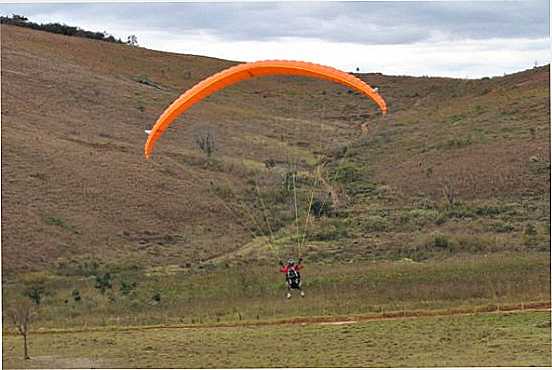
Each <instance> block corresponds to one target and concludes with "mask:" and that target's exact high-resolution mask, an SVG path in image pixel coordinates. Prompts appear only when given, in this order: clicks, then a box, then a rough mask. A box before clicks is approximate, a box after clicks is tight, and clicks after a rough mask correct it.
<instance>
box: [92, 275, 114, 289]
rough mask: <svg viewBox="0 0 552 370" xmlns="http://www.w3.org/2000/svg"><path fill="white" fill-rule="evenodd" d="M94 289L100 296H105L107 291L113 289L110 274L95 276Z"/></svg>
mask: <svg viewBox="0 0 552 370" xmlns="http://www.w3.org/2000/svg"><path fill="white" fill-rule="evenodd" d="M95 287H96V289H98V290H99V291H100V292H101V293H102V294H105V291H106V290H107V289H110V290H111V289H113V280H112V278H111V274H110V273H109V272H106V273H105V274H103V275H97V276H96V285H95Z"/></svg>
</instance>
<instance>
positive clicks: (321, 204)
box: [310, 199, 332, 217]
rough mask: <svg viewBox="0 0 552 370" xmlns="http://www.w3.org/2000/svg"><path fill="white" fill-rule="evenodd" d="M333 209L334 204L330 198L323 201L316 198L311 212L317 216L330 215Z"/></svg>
mask: <svg viewBox="0 0 552 370" xmlns="http://www.w3.org/2000/svg"><path fill="white" fill-rule="evenodd" d="M331 210H332V205H331V201H330V200H326V201H322V200H320V199H314V200H313V202H312V204H311V207H310V214H311V215H313V216H315V217H321V216H329V214H330V212H331Z"/></svg>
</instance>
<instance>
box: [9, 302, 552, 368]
mask: <svg viewBox="0 0 552 370" xmlns="http://www.w3.org/2000/svg"><path fill="white" fill-rule="evenodd" d="M20 341H21V339H20V337H15V336H4V338H3V346H4V352H5V355H4V359H3V365H4V367H5V368H22V367H25V368H33V367H49V368H60V367H139V368H150V367H155V368H163V367H174V368H183V367H184V368H200V367H206V368H229V367H230V368H246V367H378V366H379V367H422V366H423V367H434V366H437V367H438V366H550V364H551V352H550V313H548V312H519V313H501V314H496V313H492V314H477V315H469V316H449V317H433V318H416V319H395V320H383V321H367V322H358V323H353V324H346V325H327V324H326V325H322V324H306V325H297V324H296V325H274V326H263V327H247V326H244V327H233V328H197V329H182V328H181V329H151V330H129V331H125V330H114V331H105V332H83V333H72V334H71V333H69V334H68V333H64V334H41V335H38V334H37V335H34V336H31V340H30V348H31V350H30V355H31V358H32V359H31V360H28V361H23V360H21V358H22V353H21V345H20Z"/></svg>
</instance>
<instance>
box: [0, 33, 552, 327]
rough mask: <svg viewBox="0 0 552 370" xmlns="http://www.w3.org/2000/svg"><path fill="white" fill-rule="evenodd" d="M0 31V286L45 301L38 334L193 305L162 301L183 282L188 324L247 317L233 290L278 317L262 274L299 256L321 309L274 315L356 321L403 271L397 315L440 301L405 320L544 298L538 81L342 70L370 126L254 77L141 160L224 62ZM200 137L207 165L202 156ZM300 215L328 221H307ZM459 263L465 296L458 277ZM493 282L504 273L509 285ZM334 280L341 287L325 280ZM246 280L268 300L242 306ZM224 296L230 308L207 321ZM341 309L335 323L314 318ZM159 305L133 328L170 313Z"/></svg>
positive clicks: (346, 93) (546, 259)
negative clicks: (118, 297)
mask: <svg viewBox="0 0 552 370" xmlns="http://www.w3.org/2000/svg"><path fill="white" fill-rule="evenodd" d="M1 27H2V28H1V30H2V34H1V37H2V40H1V41H2V267H3V275H2V278H3V282H4V283H5V284H6V285H5V287H6V288H7V289H6V290H5V297H15V295H17V294H20V292H21V291H23V290H24V286H29V285H33V284H34V285H36V284H39V285H41V286H43V287H45V289H46V290H47V291H49V295H48V296H47V297H46V298H45V299H46V302H49V304H51V308H50V309H49V310H51V311H48V312H50V314H46V315H45V316H44V317H43V319H44V323H45V324H46V322H48V325H53V326H55V325H56V323H55V320H56V317H59V316H60V315H61V316H64V315H66V314H68V312H72V313H71V315H73V314H74V315H76V316H75V317H78V318H80V317H81V315H84V316H82V317H84V319H85V321H86V320H88V321H87V322H89V323H95V324H98V323H97V320H96V318H94V315H93V313H94V312H96V311H95V310H96V309H97V308H98V307H104V306H103V305H107V306H106V307H108V308H105V307H104V308H105V309H106V310H107V311H106V312H108V313H110V314H113V315H117V317H118V318H119V317H120V316H119V315H120V314H121V312H123V311H124V312H127V314H128V312H141V311H142V310H143V309H144V307H147V306H146V305H148V304H149V303H151V302H150V301H151V297H152V296H153V295H155V293H156V292H161V293H162V296H163V297H173V298H174V300H173V301H172V302H173V303H174V304H177V303H178V304H182V303H183V302H184V301H181V300H182V299H184V300H185V301H187V302H188V303H190V302H191V301H190V298H189V296H190V294H191V293H190V291H188V288H186V287H184V286H181V285H179V284H180V282H186V284H189V287H192V288H193V287H194V286H196V285H197V284H199V285H201V284H202V283H200V282H196V283H193V282H194V281H195V280H194V279H200V280H199V281H203V282H205V281H207V282H209V281H210V282H212V284H213V286H219V287H220V288H219V290H218V291H217V290H216V289H214V290H207V291H206V292H205V295H204V296H202V298H201V299H198V300H197V301H194V302H192V303H191V304H192V306H193V305H194V304H195V303H196V302H202V303H201V304H199V305H198V306H197V307H196V306H193V307H192V308H190V311H187V313H188V314H190V313H193V315H195V314H198V315H200V316H201V315H202V314H201V313H200V312H204V314H205V315H204V316H205V317H206V319H207V320H214V319H215V318H217V317H218V320H220V318H221V317H229V318H231V317H232V315H233V312H234V313H235V312H245V311H247V308H246V307H245V306H241V305H240V303H239V295H240V294H241V293H243V291H242V290H243V289H245V290H247V294H250V295H251V297H252V298H254V299H258V300H259V302H261V301H262V302H264V300H265V299H266V297H267V294H268V295H269V296H271V297H272V298H271V299H274V302H277V300H278V299H279V298H278V297H279V295H280V293H281V280H280V277H279V276H277V273H275V274H273V275H266V276H265V275H263V274H264V273H263V271H266V269H267V268H269V269H273V266H274V264H275V260H277V259H278V258H284V257H287V256H288V255H290V254H295V253H298V252H299V253H301V254H302V255H304V256H305V257H306V260H307V261H308V263H309V264H310V265H311V266H312V270H311V274H314V275H318V276H319V280H316V278H314V276H312V278H314V280H311V282H306V283H307V284H311V285H310V288H311V289H314V290H315V291H316V290H317V289H318V290H319V292H320V294H322V293H323V294H325V296H324V297H326V298H328V299H326V300H324V299H321V300H320V299H319V300H313V301H309V302H310V303H308V304H306V305H305V306H304V309H303V311H295V308H290V310H284V311H283V312H280V313H272V314H271V315H272V316H286V315H303V314H324V313H328V312H330V313H332V312H333V313H346V312H358V311H362V310H365V309H368V310H370V309H369V308H367V306H366V304H365V303H363V302H365V301H366V300H367V299H373V302H377V303H374V304H377V305H379V306H378V307H380V306H381V305H389V308H393V307H395V306H394V305H395V303H396V302H394V300H395V298H393V297H392V296H387V295H386V294H384V290H385V289H387V288H389V289H393V291H396V290H397V289H398V288H397V287H396V286H395V287H394V288H390V287H389V286H386V285H385V284H384V287H385V289H384V288H381V289H382V290H381V291H378V292H379V293H374V292H373V289H376V287H375V286H372V285H370V284H367V285H362V284H361V285H360V286H357V285H356V284H354V281H355V280H356V279H360V280H362V276H364V275H365V273H366V271H369V270H370V269H374V274H375V275H374V276H373V279H374V280H377V276H385V274H386V271H388V270H389V269H390V271H392V273H391V275H392V276H395V275H396V274H399V275H400V274H401V273H403V272H401V271H403V268H405V267H404V266H405V265H404V263H406V264H413V265H412V266H414V267H413V268H414V269H417V268H418V267H416V266H419V268H420V271H418V270H416V271H418V272H416V273H414V275H413V276H418V275H416V274H420V279H417V278H413V280H412V281H410V282H409V283H408V284H410V285H408V284H407V285H408V286H410V287H411V288H412V289H413V290H414V291H418V292H420V294H419V295H416V294H414V295H409V294H406V292H403V293H404V295H401V298H400V299H398V302H400V304H401V305H403V306H409V307H411V308H418V307H419V304H420V302H423V301H424V299H425V300H427V299H426V298H427V296H426V297H425V298H424V294H425V293H423V292H428V291H431V292H435V290H434V289H437V291H442V292H443V296H442V297H441V296H439V294H437V295H436V296H435V297H434V298H432V301H431V302H429V303H428V304H427V305H425V306H424V304H422V308H440V307H451V306H454V305H457V304H461V302H462V301H470V302H473V303H474V304H486V303H489V302H496V301H500V302H508V303H519V302H524V301H539V300H543V299H544V300H546V299H549V297H550V291H549V286H547V284H546V282H547V281H549V280H550V274H549V265H550V254H549V253H550V249H549V244H550V218H549V215H550V193H549V189H550V160H549V152H550V140H549V138H550V125H549V122H550V104H549V101H550V99H549V96H550V91H549V67H541V68H535V69H531V70H528V71H524V72H520V73H517V74H513V75H508V76H503V77H494V78H484V79H480V80H460V79H448V78H414V77H405V76H384V75H381V74H367V75H359V77H360V78H362V79H364V80H365V81H367V82H368V83H370V84H372V85H374V86H378V87H379V88H380V92H381V94H382V95H383V97H384V98H385V99H386V101H387V102H388V105H389V110H390V113H389V114H388V115H386V116H385V117H383V116H381V115H380V114H379V113H378V112H377V110H376V108H375V106H374V104H373V103H371V102H370V101H369V100H368V99H366V98H364V97H362V96H360V95H359V94H358V93H355V92H353V91H350V90H348V89H346V88H343V87H341V86H338V85H335V84H331V83H328V82H324V81H318V80H311V79H303V78H287V77H277V78H262V79H253V80H249V81H246V82H243V83H240V84H238V85H235V86H232V87H230V88H227V89H225V90H224V91H222V92H219V93H217V94H215V95H214V96H212V97H209V98H208V99H206V100H205V101H204V102H202V103H200V104H198V105H197V106H195V107H193V108H192V109H191V110H190V111H189V112H187V113H186V114H185V115H184V116H182V117H181V118H179V119H178V121H177V122H176V123H175V124H174V125H173V126H172V127H171V128H170V129H169V130H168V132H167V133H166V134H165V135H164V136H163V137H162V138H161V139H160V141H159V143H158V145H157V148H156V152H155V153H154V158H153V159H152V160H145V159H144V157H143V145H144V142H145V139H146V136H145V134H144V129H147V128H149V127H151V125H152V124H153V123H154V122H155V120H156V119H157V117H158V115H159V114H160V112H162V110H163V109H164V108H165V107H166V106H167V105H168V104H169V103H170V102H171V101H172V100H174V99H175V98H176V97H177V96H178V95H179V94H180V93H182V91H184V90H185V89H187V88H189V87H190V86H192V85H193V84H194V83H196V82H197V81H199V80H201V79H202V78H204V77H206V76H208V75H210V74H212V73H214V72H216V71H219V70H222V69H224V68H227V67H228V66H230V65H233V64H235V62H231V61H224V60H217V59H213V58H206V57H199V56H191V55H180V54H170V53H162V52H156V51H151V50H146V49H143V48H134V47H129V46H126V45H118V44H110V43H104V42H99V41H94V40H88V39H80V38H73V37H65V36H60V35H54V34H49V33H45V32H40V31H33V30H29V29H23V28H18V27H14V26H7V25H2V26H1ZM206 133H211V134H213V135H214V138H215V148H216V150H215V152H214V155H213V156H212V157H207V156H206V155H205V153H202V152H201V150H199V149H198V147H197V143H196V141H197V138H198V137H204V135H205V134H206ZM267 163H270V165H268V164H267ZM316 171H319V172H316ZM316 173H319V176H315V174H316ZM290 175H292V176H291V177H290ZM290 179H292V180H293V183H294V184H295V185H296V186H295V187H294V188H293V189H292V188H290V187H289V181H290ZM295 197H297V199H298V204H299V206H298V209H297V214H298V218H296V216H295V212H296V211H295V202H294V198H295ZM313 200H318V201H320V202H321V203H320V204H322V205H323V206H324V207H326V208H324V207H323V208H324V212H322V213H323V214H322V215H321V217H312V216H311V217H309V218H308V219H306V217H307V213H308V212H307V210H308V208H309V207H308V205H309V204H310V203H312V201H313ZM270 240H271V242H269V241H270ZM487 257H489V258H490V259H488V260H484V261H485V262H483V264H484V266H483V265H479V264H477V262H475V261H477V260H478V259H480V258H487ZM463 261H471V262H469V263H468V266H471V267H470V268H471V270H470V271H471V272H466V273H467V274H468V275H470V274H471V275H473V279H472V280H471V283H470V282H469V279H468V282H465V281H463V282H460V281H459V280H457V279H456V278H454V276H456V275H457V274H458V272H455V271H457V269H458V264H462V263H464V262H463ZM516 261H523V263H521V262H520V263H519V264H517V265H516V263H517V262H516ZM247 263H249V265H247ZM252 263H255V264H258V265H259V266H258V267H253V264H252ZM472 263H473V264H472ZM418 264H420V265H418ZM433 264H438V265H441V268H442V269H443V272H439V271H437V270H434V269H433V267H432V266H433ZM236 266H238V267H236ZM240 266H241V267H240ZM243 266H248V267H245V271H246V274H251V276H256V277H257V278H255V279H253V280H251V281H248V280H247V279H248V276H245V275H243V274H244V273H243V270H244V267H243ZM269 266H270V267H269ZM389 266H391V267H389ZM504 266H513V267H511V268H512V269H514V270H516V271H517V272H516V273H515V274H511V275H508V276H509V280H508V279H506V280H505V278H504V276H503V275H501V274H500V271H501V269H502V268H503V267H504ZM516 266H517V267H516ZM520 266H521V267H520ZM407 268H408V267H407ZM334 270H335V271H339V274H340V276H343V279H341V278H340V279H337V280H335V279H334V278H330V276H328V279H326V278H324V277H323V276H325V275H324V271H330V272H328V273H329V274H330V275H331V274H332V273H333V272H332V271H334ZM506 270H507V271H510V270H508V269H506ZM106 272H110V273H112V274H114V276H115V288H114V289H115V290H116V289H118V287H119V286H118V285H117V284H122V281H123V280H125V279H126V281H127V282H128V281H134V282H139V288H138V291H137V293H136V294H137V296H136V297H138V298H137V300H136V301H133V302H134V303H128V302H127V303H124V302H126V301H118V303H116V304H114V302H113V301H112V300H110V299H108V298H106V297H105V296H102V295H99V293H97V292H95V289H94V278H95V276H100V275H102V274H104V273H106ZM426 272H427V275H428V276H426V277H425V278H422V276H423V275H424V274H425V273H426ZM336 273H337V272H336ZM408 273H409V274H410V273H412V272H408ZM228 276H235V277H236V279H237V280H236V281H238V283H239V284H238V283H236V284H238V285H235V284H234V282H233V281H234V280H232V279H229V278H228ZM261 277H266V278H267V279H269V281H265V283H264V286H269V288H262V287H261V286H259V290H258V291H257V290H256V289H257V288H255V287H256V286H257V285H256V281H257V280H258V279H260V280H262V279H261ZM436 277H439V278H436ZM244 279H245V280H244ZM424 279H429V280H427V281H426V280H424ZM439 279H444V280H443V281H444V282H445V286H440V283H439ZM171 281H172V283H168V282H171ZM524 281H525V282H526V281H534V282H535V284H536V285H535V286H536V287H535V288H531V289H529V290H528V289H526V288H525V287H524V286H525V285H523V282H524ZM240 282H241V283H240ZM195 284H196V285H195ZM208 284H211V283H208ZM240 284H241V285H240ZM390 284H391V283H390ZM447 284H449V285H447ZM466 284H467V285H466ZM520 284H521V285H520ZM391 285H392V284H391ZM480 285H483V286H487V287H490V288H489V289H484V290H479V289H477V288H476V287H477V286H480ZM21 286H23V289H20V287H21ZM171 286H172V288H171ZM186 286H188V285H186ZM252 287H253V288H252ZM338 287H339V289H338ZM447 287H448V288H447ZM450 287H455V288H459V289H460V290H459V292H461V294H460V295H459V296H456V297H451V296H448V295H446V294H445V293H446V291H447V289H450ZM493 287H495V288H496V289H495V288H493ZM76 288H78V289H80V290H82V291H83V292H88V293H89V294H88V296H89V297H94V298H93V299H92V301H93V302H94V303H90V304H91V306H90V307H88V306H87V307H88V308H87V309H86V310H85V311H86V312H85V311H82V310H81V309H78V310H76V311H75V310H74V308H70V307H68V306H67V305H64V304H63V302H64V300H66V299H69V297H71V292H72V291H73V290H74V289H76ZM248 289H249V290H248ZM251 289H253V290H251ZM332 289H333V290H335V291H334V293H328V291H333V290H332ZM424 289H426V290H424ZM192 290H193V289H192ZM234 290H235V292H234ZM250 290H251V291H250ZM376 290H377V289H376ZM399 290H400V289H399ZM220 291H227V292H234V293H228V297H227V298H228V300H227V301H223V302H222V303H221V304H222V306H224V307H223V308H220V309H219V308H217V307H218V306H217V305H216V304H214V303H215V302H216V300H217V299H219V298H218V296H219V293H220ZM240 292H241V293H240ZM324 292H325V293H324ZM528 292H529V293H528ZM380 293H381V295H380ZM330 296H331V297H332V298H331V299H330ZM345 296H347V297H348V299H350V300H351V302H353V303H351V304H350V306H349V307H345V308H343V307H341V308H340V307H337V306H335V305H332V304H331V302H332V301H333V300H334V299H335V300H338V301H339V300H340V299H342V298H343V297H345ZM354 296H357V297H361V298H358V300H354V299H352V297H354ZM183 297H184V298H183ZM362 297H364V298H362ZM368 297H370V298H368ZM173 298H170V299H173ZM164 299H165V298H164ZM92 301H91V302H92ZM121 302H123V303H121ZM355 302H356V303H355ZM112 304H113V305H112ZM233 304H237V305H238V306H233V308H232V307H230V306H228V305H233ZM58 305H59V306H58ZM110 305H111V306H110ZM119 305H120V306H119ZM128 305H130V306H128ZM225 305H226V306H225ZM129 307H133V308H131V309H130V311H128V310H129ZM160 307H161V306H160ZM162 307H164V308H162V309H161V308H160V309H159V310H158V311H152V312H154V316H155V315H157V316H155V317H154V318H150V317H144V318H143V320H144V322H159V321H163V320H165V319H167V318H168V316H170V315H174V317H177V316H178V315H180V313H178V312H172V311H171V312H172V313H168V311H166V310H167V309H168V307H169V306H164V305H162ZM206 307H209V308H210V309H212V310H206V311H202V310H204V309H206ZM252 307H258V306H255V305H253V306H252ZM374 307H375V306H374ZM386 307H387V306H386ZM104 308H102V309H104ZM196 309H197V310H198V311H194V310H196ZM375 309H376V308H375ZM79 310H80V311H79ZM232 310H233V311H232ZM169 311H170V310H169ZM75 312H76V313H75ZM194 312H195V313H194ZM247 312H248V313H247V314H248V315H250V316H255V315H258V311H256V308H253V309H252V310H251V311H247ZM88 314H90V316H89V315H88ZM158 314H159V315H161V316H163V315H164V318H161V316H159V315H158ZM167 315H168V316H167ZM193 315H192V316H193ZM146 316H147V315H146ZM205 317H204V319H205ZM78 320H80V319H78ZM78 320H76V321H75V322H74V324H75V325H80V324H77V323H78V322H79V321H78ZM123 320H125V318H124V319H123Z"/></svg>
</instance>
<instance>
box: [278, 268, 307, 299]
mask: <svg viewBox="0 0 552 370" xmlns="http://www.w3.org/2000/svg"><path fill="white" fill-rule="evenodd" d="M301 262H303V259H302V258H299V261H298V263H297V264H296V263H295V261H294V260H293V258H290V259H288V261H287V264H284V263H283V262H282V261H280V272H282V273H284V274H286V283H287V287H288V292H287V294H286V298H287V299H290V298H291V290H292V289H296V290H299V291H300V292H301V293H300V294H301V297H304V296H305V292H303V288H301V274H300V273H299V270H301V269H302V268H303V265H302V264H301Z"/></svg>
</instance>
